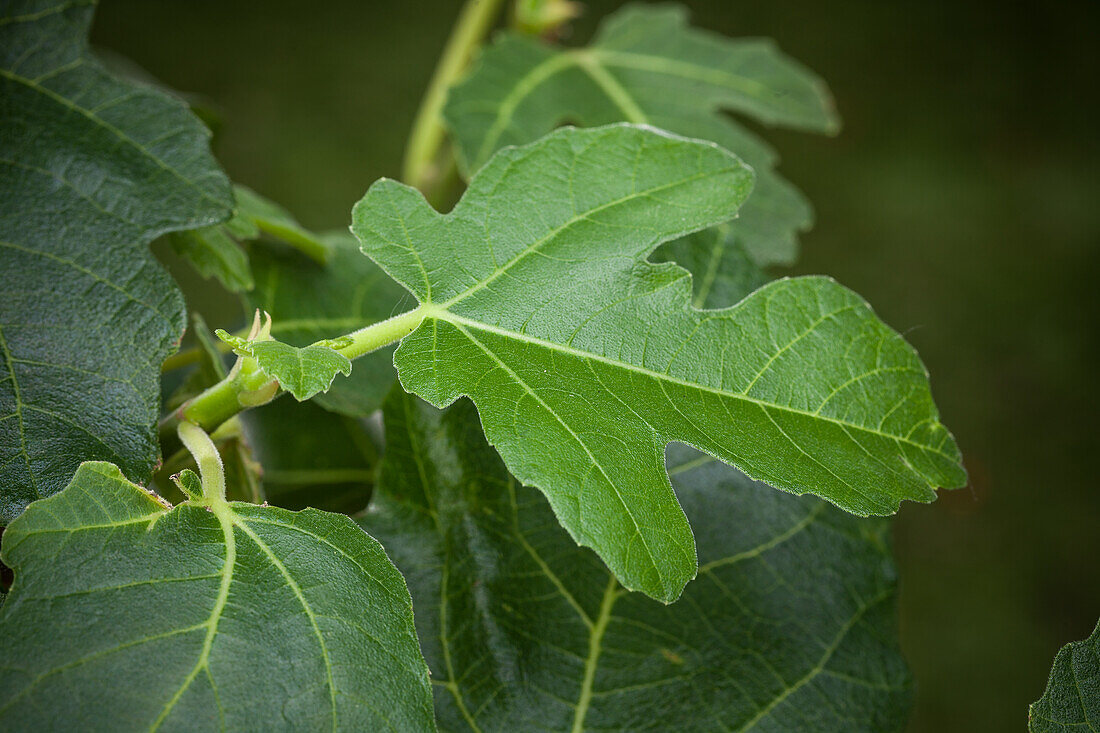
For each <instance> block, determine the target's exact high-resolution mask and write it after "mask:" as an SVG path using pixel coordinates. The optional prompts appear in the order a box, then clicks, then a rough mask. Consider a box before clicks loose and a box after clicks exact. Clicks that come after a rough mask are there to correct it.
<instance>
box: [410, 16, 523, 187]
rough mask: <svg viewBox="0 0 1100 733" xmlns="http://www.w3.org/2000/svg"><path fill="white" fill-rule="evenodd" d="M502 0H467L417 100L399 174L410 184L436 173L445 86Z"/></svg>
mask: <svg viewBox="0 0 1100 733" xmlns="http://www.w3.org/2000/svg"><path fill="white" fill-rule="evenodd" d="M502 4H503V0H466V5H465V6H464V7H463V8H462V13H461V14H460V15H459V17H458V22H457V23H456V24H455V27H454V30H453V31H452V32H451V37H450V38H449V39H448V40H447V45H446V47H445V48H444V49H443V55H442V56H441V57H440V59H439V64H438V65H437V66H436V68H435V73H434V74H433V75H432V79H431V82H429V84H428V91H427V92H425V93H424V99H423V101H422V102H421V103H420V110H419V111H418V112H417V114H416V121H415V122H414V123H413V129H412V134H411V135H409V143H408V146H407V147H406V149H405V162H404V166H403V168H402V174H401V177H402V178H403V179H404V181H405V183H408V184H409V185H410V186H415V187H416V188H419V189H421V191H423V190H424V187H425V186H426V185H427V184H428V183H430V182H432V181H433V180H434V179H435V178H436V177H438V176H437V174H438V171H436V170H435V163H436V157H437V156H438V154H439V148H440V146H441V145H442V144H443V137H444V129H443V114H442V113H443V104H444V102H446V100H447V89H448V88H449V87H450V86H451V85H452V84H453V83H454V82H455V80H457V79H458V77H459V75H460V74H461V73H462V72H463V70H464V69H465V68H466V65H467V64H468V63H469V62H470V57H471V56H472V55H473V53H474V49H476V48H477V47H478V45H479V44H480V43H481V41H482V40H483V39H484V38H485V35H486V34H487V33H488V32H489V28H490V27H492V25H493V21H494V20H495V19H496V16H497V11H498V10H499V9H500V6H501V5H502Z"/></svg>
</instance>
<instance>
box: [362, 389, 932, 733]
mask: <svg viewBox="0 0 1100 733" xmlns="http://www.w3.org/2000/svg"><path fill="white" fill-rule="evenodd" d="M384 415H385V420H386V435H387V450H388V451H389V453H388V454H387V457H386V458H385V459H384V461H383V464H382V469H381V473H380V481H379V487H378V489H377V491H376V495H375V511H373V512H372V513H371V514H369V515H366V516H364V517H363V518H362V519H361V520H360V521H361V523H362V524H363V525H364V526H366V527H369V528H370V531H371V532H373V533H375V534H376V535H377V536H379V537H381V538H382V539H383V541H384V542H385V543H386V546H387V547H388V548H389V550H390V552H391V556H392V557H393V558H394V560H395V562H396V563H397V564H398V566H399V567H401V568H402V569H404V570H405V571H406V573H407V575H406V577H407V579H408V582H409V587H410V590H411V592H412V595H413V602H414V605H415V607H416V611H417V613H416V623H417V628H418V630H419V631H420V636H421V638H422V639H424V646H423V649H424V653H425V657H426V658H427V660H428V663H429V666H430V667H431V669H432V674H433V677H434V678H435V679H436V680H437V688H436V711H437V716H438V719H439V724H440V727H441V729H448V730H462V729H482V730H532V729H545V728H552V729H558V730H568V729H571V728H572V729H573V730H585V729H594V730H622V729H629V730H644V729H653V730H664V729H669V728H677V727H684V726H685V725H687V726H688V727H689V728H699V729H710V728H719V729H723V728H724V729H731V730H742V729H748V728H749V727H751V726H753V725H754V724H755V725H759V726H760V727H761V728H768V727H773V728H776V729H782V730H822V731H825V730H837V729H845V730H847V729H865V730H892V729H897V728H898V727H900V726H902V725H903V724H904V721H905V718H906V713H907V710H908V705H909V700H910V684H911V682H910V678H909V675H908V672H907V670H906V668H905V664H904V661H903V659H902V658H901V655H900V651H899V649H898V642H897V638H896V618H895V612H894V610H893V603H894V598H895V596H894V593H895V588H894V581H895V573H894V570H893V567H892V564H891V561H890V558H889V553H888V550H887V543H886V541H885V536H884V535H885V524H884V522H882V521H880V520H872V521H866V520H856V519H854V518H852V517H850V516H846V515H844V514H843V513H841V512H839V511H837V510H836V509H833V508H831V507H829V506H828V505H827V504H825V503H824V502H820V501H817V500H813V499H810V498H809V497H805V498H797V497H792V496H788V495H785V494H781V493H778V492H774V491H771V490H770V489H769V488H768V487H765V486H762V485H759V484H754V483H752V482H750V481H748V480H746V479H745V478H744V477H743V476H741V475H739V474H738V473H737V472H736V471H734V470H732V469H729V468H728V467H725V466H722V465H721V464H720V463H718V462H716V461H713V460H712V459H708V458H707V457H705V456H700V455H699V454H698V453H695V452H694V451H691V450H689V449H685V448H682V447H678V448H675V449H670V464H671V465H672V466H673V467H674V468H673V471H674V472H675V473H674V476H673V481H674V484H675V486H676V490H677V493H678V495H679V497H680V499H681V501H682V502H683V503H684V506H685V509H686V511H687V512H688V515H689V516H690V517H691V519H692V523H693V525H694V526H695V528H696V535H697V538H698V543H699V555H700V559H701V560H702V567H701V571H700V577H699V578H698V579H697V580H696V581H695V582H693V583H691V584H689V585H688V587H687V589H686V590H685V592H684V595H683V597H682V598H681V599H680V600H679V601H678V602H677V603H675V604H673V605H670V606H664V605H661V604H658V603H655V602H653V601H651V600H649V599H647V598H645V597H643V596H641V595H639V594H629V593H625V592H624V591H623V589H622V588H621V587H619V586H618V585H617V584H616V583H615V581H614V578H613V576H611V575H610V574H609V573H608V572H607V570H606V569H605V568H604V566H603V564H602V563H601V562H600V561H599V559H598V558H596V557H595V556H594V555H593V554H592V553H590V552H588V551H587V550H584V549H582V548H579V547H576V546H575V545H574V544H573V542H572V541H571V540H570V539H569V538H568V537H567V536H566V534H565V533H563V532H562V531H561V530H560V529H559V528H558V527H556V526H555V524H556V523H555V521H554V518H553V516H552V514H551V512H550V511H549V510H548V508H547V506H546V503H545V501H544V500H543V498H542V497H541V496H539V495H538V494H537V493H536V492H535V491H533V490H531V489H529V488H525V487H523V486H522V485H520V484H519V482H517V481H515V480H514V479H513V478H512V477H511V476H509V474H508V472H507V471H506V469H505V468H504V466H503V465H502V464H501V462H500V461H499V459H498V458H497V457H496V456H495V455H494V454H493V452H492V451H491V450H489V447H488V446H487V445H486V443H485V442H484V441H483V440H482V439H481V438H480V436H479V435H478V431H477V423H476V419H477V418H476V415H475V413H474V410H473V409H471V406H470V405H469V403H466V402H459V403H457V404H455V405H454V406H452V407H450V408H448V409H447V410H446V411H444V412H442V413H440V412H437V411H436V410H434V409H432V408H429V407H427V406H425V405H423V404H422V403H417V402H416V401H415V400H414V399H412V398H411V397H409V396H407V395H403V394H400V393H395V394H394V395H393V396H392V397H391V399H390V400H389V401H388V402H387V405H386V408H385V410H384ZM841 579H843V582H840V581H841ZM811 609H812V610H811ZM517 675H522V678H523V680H524V683H525V684H524V685H523V687H522V689H520V688H519V687H517V686H516V685H515V684H514V682H513V681H514V680H515V679H516V676H517ZM822 698H824V699H827V700H829V703H830V704H829V705H822V704H821V699H822ZM685 721H687V723H685Z"/></svg>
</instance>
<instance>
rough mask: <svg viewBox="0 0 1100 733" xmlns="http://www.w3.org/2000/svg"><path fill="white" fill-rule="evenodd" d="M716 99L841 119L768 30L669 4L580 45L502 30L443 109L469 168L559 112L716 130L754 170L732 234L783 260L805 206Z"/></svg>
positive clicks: (633, 13)
mask: <svg viewBox="0 0 1100 733" xmlns="http://www.w3.org/2000/svg"><path fill="white" fill-rule="evenodd" d="M723 110H732V111H736V112H739V113H741V114H744V115H747V116H749V117H751V118H754V119H756V120H757V121H760V122H763V123H764V124H769V125H784V126H788V127H793V128H795V129H800V130H806V131H813V132H828V133H833V132H835V131H836V129H837V128H838V127H839V120H838V118H837V116H836V113H835V110H834V109H833V104H832V100H831V97H830V95H829V92H828V89H827V88H826V87H825V84H824V83H823V82H822V81H821V80H820V79H819V78H817V77H816V76H815V75H814V74H812V73H811V72H809V71H808V70H807V69H805V68H803V67H802V66H801V65H799V64H798V63H796V62H794V61H793V60H791V59H789V58H787V57H786V56H784V55H783V54H781V53H780V52H779V51H778V49H777V48H776V47H775V45H774V44H772V43H771V42H770V41H765V40H760V39H736V40H729V39H725V38H722V37H720V36H717V35H714V34H710V33H707V32H705V31H700V30H696V29H693V28H691V27H689V26H688V24H687V14H686V12H685V11H684V10H683V9H682V8H679V7H675V6H666V7H644V6H632V7H627V8H624V9H622V10H621V11H619V12H617V13H615V14H613V15H611V16H609V17H608V18H607V19H606V20H605V21H604V23H603V24H602V25H601V27H600V30H599V32H598V34H597V37H596V39H595V40H594V41H593V43H592V44H591V45H590V46H588V47H587V48H583V49H558V48H554V47H551V46H546V45H543V44H541V43H538V42H536V41H534V40H532V39H530V38H526V37H523V36H520V35H517V34H502V35H501V36H499V37H498V38H497V40H496V41H495V42H494V44H493V45H492V46H490V47H489V48H488V49H486V50H485V51H484V52H483V53H482V54H481V56H480V57H479V58H478V60H477V61H476V62H475V64H474V67H473V69H472V70H471V72H470V74H469V75H468V76H467V77H466V79H464V80H463V81H462V82H460V83H459V84H458V85H456V86H455V87H454V88H453V89H452V90H451V93H450V95H449V97H448V103H447V106H446V108H445V110H444V115H445V117H446V119H447V121H448V123H449V125H450V127H451V131H452V133H453V135H454V138H455V141H456V148H457V153H458V159H459V163H460V167H462V169H463V171H464V173H465V174H466V175H467V177H468V176H469V175H470V174H472V173H473V172H475V171H477V170H478V169H479V168H480V167H481V166H482V165H484V164H485V162H486V161H488V159H489V158H490V157H491V155H492V154H493V153H494V152H495V151H496V150H499V149H500V148H502V147H504V146H507V145H523V144H527V143H530V142H532V141H534V140H535V139H537V138H539V137H540V136H542V135H544V134H546V133H548V132H550V131H551V130H553V129H554V128H555V127H557V126H558V125H560V124H562V123H563V122H569V123H571V124H577V125H580V126H586V127H589V126H598V125H603V124H607V123H611V122H617V121H625V122H633V123H638V124H651V125H655V126H657V127H660V128H664V129H667V130H670V131H672V132H675V133H678V134H681V135H686V136H688V137H696V138H702V139H706V140H712V141H714V142H717V143H718V144H720V145H722V146H723V147H725V148H726V149H727V150H730V151H732V152H734V153H736V154H737V155H738V156H740V157H741V158H742V159H743V160H745V161H746V162H747V163H749V164H750V165H752V166H753V168H754V169H755V170H756V172H757V176H758V180H757V186H756V191H755V193H754V195H753V196H752V197H751V198H750V199H749V201H748V202H747V203H746V205H745V207H744V210H743V212H742V217H741V219H740V220H739V221H737V222H735V223H734V224H733V225H732V230H733V233H734V236H736V238H737V239H739V240H740V241H741V242H742V244H743V246H744V247H745V248H746V250H747V251H748V252H749V253H750V254H751V255H752V256H753V258H754V259H755V260H756V261H757V262H759V263H760V264H762V265H766V264H771V263H782V264H790V263H791V262H792V261H793V260H794V258H795V255H796V252H797V233H798V232H800V231H805V230H806V229H808V228H809V227H810V225H811V224H812V220H813V212H812V208H811V207H810V205H809V203H808V202H807V201H806V200H805V198H804V197H803V196H802V195H801V194H800V193H799V192H798V191H797V190H796V189H795V188H794V187H793V186H792V185H791V184H790V183H788V182H787V181H785V180H784V179H783V178H782V177H780V176H779V175H778V174H777V173H776V172H775V170H774V168H775V164H776V162H777V161H776V158H777V156H776V154H775V152H774V151H773V150H772V149H771V148H770V147H769V146H768V145H767V144H766V143H765V142H763V141H762V140H760V139H759V138H758V137H757V136H756V135H754V134H753V133H751V132H749V131H748V130H747V129H745V128H744V127H743V126H742V125H741V124H740V123H738V122H736V121H734V120H733V119H731V118H730V117H728V116H726V115H724V114H722V113H721V112H722V111H723Z"/></svg>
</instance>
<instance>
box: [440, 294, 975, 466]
mask: <svg viewBox="0 0 1100 733" xmlns="http://www.w3.org/2000/svg"><path fill="white" fill-rule="evenodd" d="M425 318H426V319H438V320H441V321H444V322H446V323H450V324H451V325H454V326H464V327H468V328H474V329H477V330H480V331H486V332H489V333H493V334H496V335H498V336H503V337H505V338H509V339H514V340H517V341H523V342H525V343H529V344H531V345H533V346H538V347H541V348H544V349H548V350H552V351H559V352H561V353H564V354H569V355H570V356H575V357H577V358H580V359H592V360H594V361H599V362H601V363H604V364H607V365H609V366H612V367H615V368H619V369H625V370H629V371H633V372H635V373H638V374H641V375H643V376H646V377H648V378H651V379H655V380H657V381H662V382H669V383H672V384H677V385H679V386H682V387H688V388H690V389H698V390H702V391H705V392H710V393H712V394H715V395H718V396H720V397H726V398H730V399H736V400H741V401H744V402H749V403H752V404H755V405H758V406H760V407H761V408H763V409H765V410H769V409H773V410H781V411H784V412H790V413H794V414H797V415H800V416H803V417H809V418H813V419H815V420H821V421H823V422H829V423H832V424H835V425H838V426H840V427H844V428H852V429H854V430H859V431H861V432H865V433H869V434H871V435H876V436H878V437H881V438H886V439H889V440H894V441H898V442H900V443H905V444H907V445H910V446H912V447H914V448H917V449H920V450H924V451H928V452H930V453H933V454H935V455H938V456H940V457H941V458H944V459H947V460H949V461H952V462H953V461H955V460H956V459H955V457H954V456H951V455H949V454H947V453H944V452H943V451H942V450H941V449H939V448H934V447H932V446H930V445H924V444H922V443H917V442H915V441H913V440H910V439H909V438H908V437H903V436H898V435H891V434H889V433H884V432H882V431H881V430H878V429H875V428H870V427H865V426H863V425H858V424H856V423H852V422H848V421H846V420H841V419H839V418H835V417H830V416H828V415H818V414H815V413H812V412H809V411H807V410H801V409H798V408H796V407H790V406H788V405H780V404H777V403H774V402H767V401H765V400H761V399H758V398H755V397H750V396H748V395H745V394H741V393H739V392H728V391H726V390H723V389H718V388H716V387H710V386H707V385H702V384H695V383H692V382H688V381H686V380H683V379H679V378H677V377H673V376H672V375H670V374H664V373H661V372H655V371H653V370H652V369H647V368H645V367H640V366H638V365H636V364H631V363H629V362H624V361H619V360H617V359H612V358H610V357H607V356H603V355H600V354H595V353H592V352H588V351H582V350H580V349H576V348H573V347H571V346H565V345H563V344H558V343H555V342H553V341H548V340H546V339H541V338H536V337H533V336H529V335H527V334H524V333H519V332H517V331H512V330H509V329H505V328H500V327H498V326H491V325H489V324H487V323H482V322H480V321H476V320H472V319H469V318H465V317H463V316H459V315H456V314H455V313H452V312H451V311H448V310H445V309H443V308H441V307H439V306H433V307H425ZM914 472H915V470H914ZM922 477H923V476H922Z"/></svg>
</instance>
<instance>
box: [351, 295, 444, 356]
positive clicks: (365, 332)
mask: <svg viewBox="0 0 1100 733" xmlns="http://www.w3.org/2000/svg"><path fill="white" fill-rule="evenodd" d="M422 320H424V306H418V307H416V308H414V309H412V310H411V311H406V312H405V313H402V314H400V315H397V316H393V317H392V318H388V319H386V320H385V321H379V322H378V323H372V324H371V325H369V326H367V327H366V328H360V329H359V330H358V331H352V332H351V333H349V334H348V335H347V336H346V337H344V338H349V339H351V343H349V344H346V345H344V346H341V347H339V348H337V349H335V350H336V351H338V352H340V353H341V354H343V355H344V356H346V357H347V358H349V359H358V358H359V357H360V356H363V355H364V354H369V353H370V352H372V351H374V350H376V349H380V348H382V347H383V346H389V345H390V344H392V343H394V342H395V341H400V340H401V339H403V338H404V337H405V336H408V335H409V334H410V333H412V332H413V331H414V330H415V329H416V327H417V326H419V325H420V322H421V321H422Z"/></svg>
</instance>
